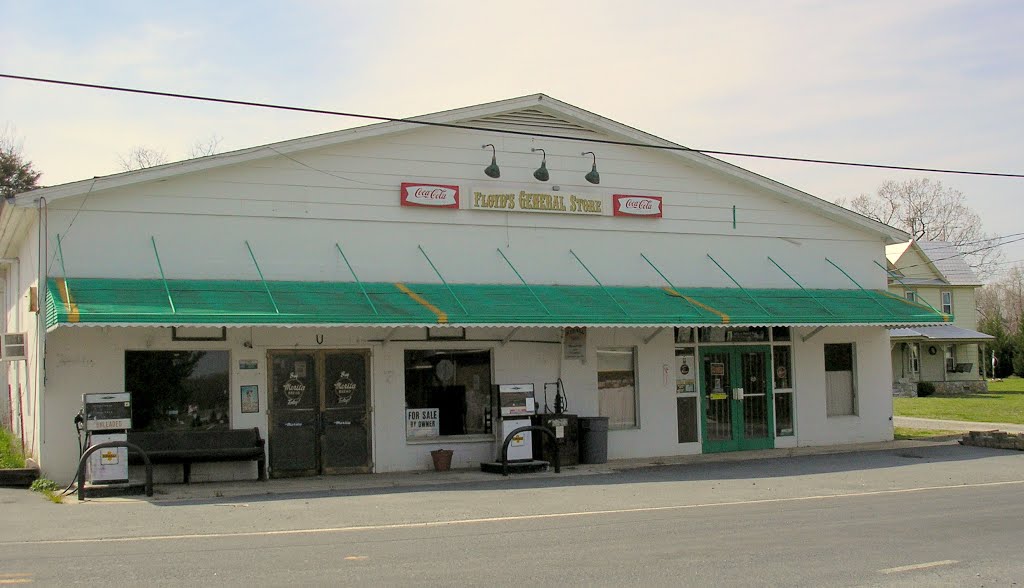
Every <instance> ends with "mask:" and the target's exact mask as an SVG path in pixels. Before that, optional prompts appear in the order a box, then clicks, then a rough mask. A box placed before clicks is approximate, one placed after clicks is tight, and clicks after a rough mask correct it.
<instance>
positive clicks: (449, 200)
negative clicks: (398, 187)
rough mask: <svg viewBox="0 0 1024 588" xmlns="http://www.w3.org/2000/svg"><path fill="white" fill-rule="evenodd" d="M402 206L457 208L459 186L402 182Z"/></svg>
mask: <svg viewBox="0 0 1024 588" xmlns="http://www.w3.org/2000/svg"><path fill="white" fill-rule="evenodd" d="M402 206H428V207H432V208H458V207H459V187H458V186H445V185H440V184H411V183H408V182H402Z"/></svg>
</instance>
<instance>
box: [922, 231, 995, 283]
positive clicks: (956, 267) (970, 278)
mask: <svg viewBox="0 0 1024 588" xmlns="http://www.w3.org/2000/svg"><path fill="white" fill-rule="evenodd" d="M917 245H918V247H920V248H921V250H922V251H923V252H924V254H925V255H926V256H927V257H928V259H929V260H931V262H932V264H933V265H934V266H935V269H937V270H938V271H939V273H940V274H942V277H944V278H946V281H947V282H949V284H950V285H951V286H980V285H981V280H979V279H978V276H977V275H976V274H975V273H974V270H972V269H971V266H969V265H967V261H966V260H964V256H963V254H961V253H960V252H959V251H957V249H956V247H954V246H953V244H952V243H947V242H945V241H918V242H917Z"/></svg>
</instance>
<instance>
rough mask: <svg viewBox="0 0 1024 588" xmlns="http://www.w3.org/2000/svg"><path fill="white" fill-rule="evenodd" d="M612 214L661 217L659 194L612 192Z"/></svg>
mask: <svg viewBox="0 0 1024 588" xmlns="http://www.w3.org/2000/svg"><path fill="white" fill-rule="evenodd" d="M612 214H614V215H615V216H649V217H654V218H661V216H662V208H661V196H634V195H630V194H613V195H612Z"/></svg>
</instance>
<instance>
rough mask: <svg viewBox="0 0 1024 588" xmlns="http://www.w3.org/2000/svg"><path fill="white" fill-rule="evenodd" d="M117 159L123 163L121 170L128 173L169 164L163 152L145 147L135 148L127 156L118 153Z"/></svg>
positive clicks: (138, 146)
mask: <svg viewBox="0 0 1024 588" xmlns="http://www.w3.org/2000/svg"><path fill="white" fill-rule="evenodd" d="M117 158H118V159H119V160H120V162H121V169H122V170H124V171H126V172H127V171H134V170H137V169H143V168H147V167H153V166H157V165H163V164H165V163H167V154H166V153H164V152H163V150H159V149H153V148H152V147H146V146H145V145H137V146H135V147H133V148H132V149H131V151H129V152H128V154H127V155H122V154H120V153H118V154H117Z"/></svg>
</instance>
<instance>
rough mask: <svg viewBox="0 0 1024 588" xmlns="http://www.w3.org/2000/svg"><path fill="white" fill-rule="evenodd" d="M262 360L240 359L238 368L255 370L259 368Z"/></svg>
mask: <svg viewBox="0 0 1024 588" xmlns="http://www.w3.org/2000/svg"><path fill="white" fill-rule="evenodd" d="M259 367H260V362H259V360H256V359H240V360H238V369H240V370H255V369H259Z"/></svg>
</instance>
